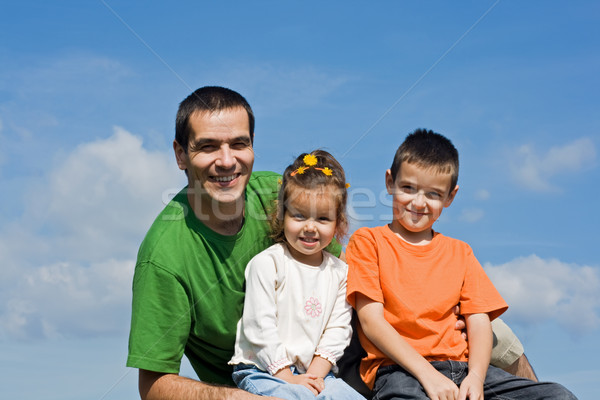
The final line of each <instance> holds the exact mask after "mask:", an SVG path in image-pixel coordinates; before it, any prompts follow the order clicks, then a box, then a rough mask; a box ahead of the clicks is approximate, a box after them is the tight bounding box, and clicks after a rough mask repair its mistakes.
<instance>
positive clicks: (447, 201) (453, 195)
mask: <svg viewBox="0 0 600 400" xmlns="http://www.w3.org/2000/svg"><path fill="white" fill-rule="evenodd" d="M456 192H458V185H456V187H455V188H454V189H453V190H452V191H451V192H450V194H449V195H448V198H446V202H445V203H444V207H450V204H452V202H453V201H454V198H455V197H456Z"/></svg>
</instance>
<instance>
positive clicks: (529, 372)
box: [503, 353, 538, 382]
mask: <svg viewBox="0 0 600 400" xmlns="http://www.w3.org/2000/svg"><path fill="white" fill-rule="evenodd" d="M503 369H504V370H505V371H506V372H508V373H509V374H513V375H516V376H520V377H521V378H527V379H531V380H532V381H534V382H537V381H538V377H537V375H536V374H535V371H534V370H533V367H532V366H531V364H530V363H529V360H528V359H527V356H526V355H525V353H523V354H521V357H519V358H518V359H517V361H515V362H514V363H512V364H511V365H509V366H508V367H506V368H503Z"/></svg>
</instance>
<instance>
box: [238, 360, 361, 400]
mask: <svg viewBox="0 0 600 400" xmlns="http://www.w3.org/2000/svg"><path fill="white" fill-rule="evenodd" d="M291 369H292V372H293V373H294V374H295V375H297V374H298V371H297V370H296V368H294V367H291ZM232 377H233V381H234V382H235V384H236V385H237V386H238V387H239V388H240V389H243V390H245V391H247V392H250V393H253V394H257V395H261V396H273V397H279V398H280V399H286V400H304V399H306V400H315V399H316V400H364V397H362V396H361V395H360V394H358V392H357V391H355V390H354V389H352V388H351V387H350V386H349V385H348V384H347V383H346V382H344V381H343V380H341V379H338V378H336V377H334V376H333V374H332V373H331V372H330V373H329V374H328V375H327V376H326V377H325V379H324V381H325V389H324V390H323V391H321V393H319V395H318V396H315V395H314V394H313V392H311V391H310V389H308V388H307V387H305V386H302V385H294V384H291V383H287V382H286V381H284V380H283V379H279V378H276V377H274V376H273V375H271V374H269V373H268V372H265V371H261V370H260V369H258V368H256V367H255V366H253V365H243V364H240V365H236V366H235V367H234V368H233V375H232Z"/></svg>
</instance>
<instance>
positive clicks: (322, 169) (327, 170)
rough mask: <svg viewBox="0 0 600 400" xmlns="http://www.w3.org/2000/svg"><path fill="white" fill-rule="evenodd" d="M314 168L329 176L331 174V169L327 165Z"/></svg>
mask: <svg viewBox="0 0 600 400" xmlns="http://www.w3.org/2000/svg"><path fill="white" fill-rule="evenodd" d="M315 169H316V170H319V171H321V172H322V173H324V174H325V175H327V176H331V175H332V174H333V171H332V170H331V168H329V167H325V168H315Z"/></svg>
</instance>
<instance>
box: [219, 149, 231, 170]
mask: <svg viewBox="0 0 600 400" xmlns="http://www.w3.org/2000/svg"><path fill="white" fill-rule="evenodd" d="M215 164H216V165H217V166H218V167H221V168H224V169H230V168H232V167H233V166H234V165H235V157H234V155H233V151H232V150H231V149H230V148H229V146H223V147H221V150H220V151H219V154H218V156H217V160H216V162H215Z"/></svg>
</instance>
